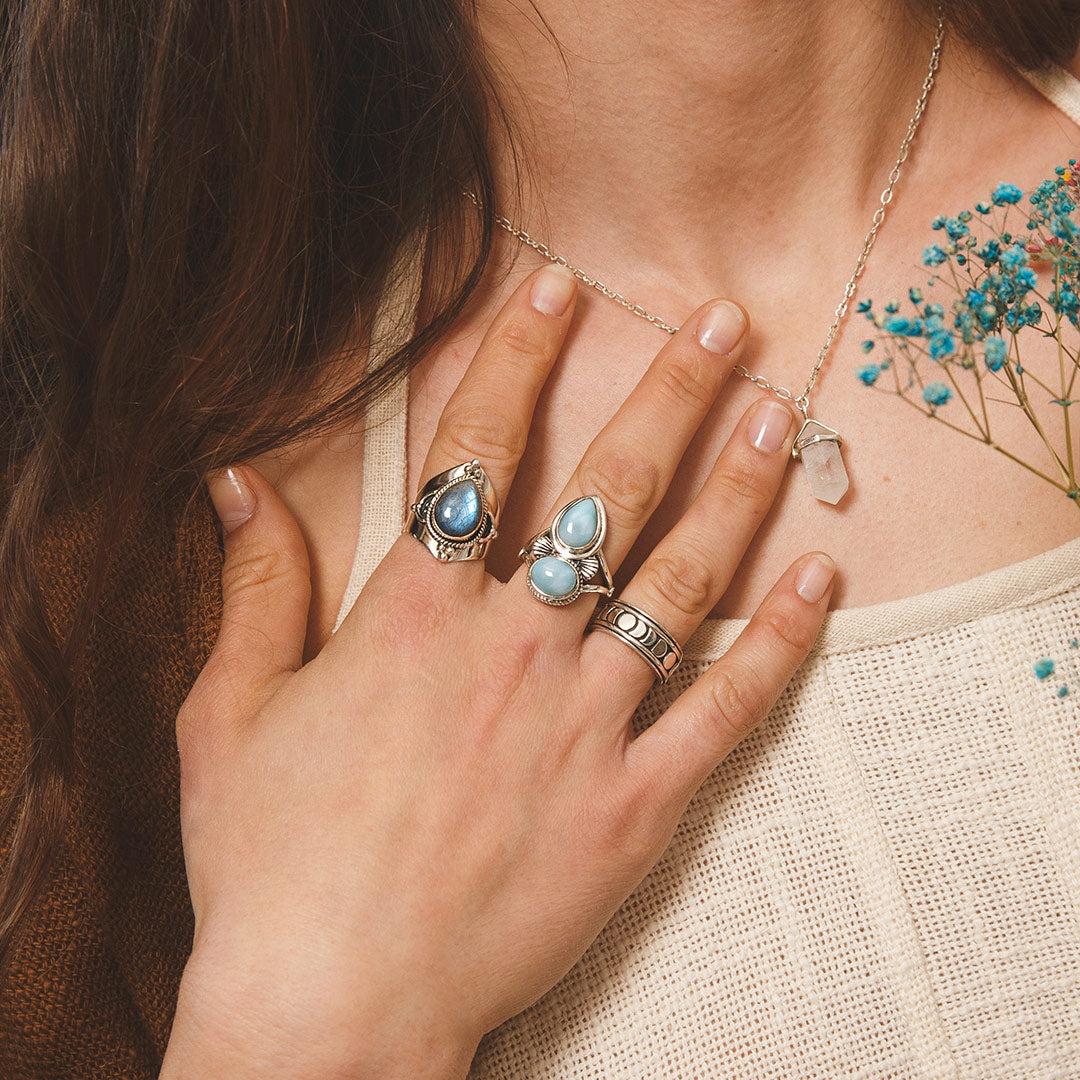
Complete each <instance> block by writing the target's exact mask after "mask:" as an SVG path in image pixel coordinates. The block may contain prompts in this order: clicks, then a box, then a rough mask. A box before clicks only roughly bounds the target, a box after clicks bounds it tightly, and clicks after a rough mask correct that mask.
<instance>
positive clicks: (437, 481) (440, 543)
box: [405, 458, 499, 562]
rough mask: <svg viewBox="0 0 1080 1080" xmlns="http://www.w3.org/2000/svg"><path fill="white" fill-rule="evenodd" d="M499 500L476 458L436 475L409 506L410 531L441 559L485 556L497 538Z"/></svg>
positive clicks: (407, 529)
mask: <svg viewBox="0 0 1080 1080" xmlns="http://www.w3.org/2000/svg"><path fill="white" fill-rule="evenodd" d="M498 515H499V506H498V501H497V499H496V498H495V489H494V488H493V487H492V486H491V480H490V479H489V478H488V475H487V473H486V472H484V470H483V468H482V466H481V465H480V462H479V461H477V460H476V459H475V458H474V459H473V460H472V461H468V462H466V463H465V464H463V465H455V466H454V468H452V469H447V470H446V471H445V472H441V473H439V474H438V476H433V477H432V478H431V479H430V480H429V481H428V482H427V483H426V484H425V485H424V486H423V488H421V489H420V494H419V495H418V496H417V498H416V502H414V503H413V504H412V506H411V507H410V509H409V520H408V523H407V524H406V526H405V528H406V531H407V532H409V533H410V534H411V535H413V536H415V537H416V539H417V540H419V541H420V543H421V544H423V545H424V547H426V548H427V549H428V551H430V552H431V554H432V555H434V556H435V558H436V559H438V560H439V561H440V562H465V561H467V560H469V559H482V558H483V557H484V555H485V554H486V552H487V547H488V544H490V543H491V541H492V540H494V539H495V536H496V531H495V523H496V520H497V518H498Z"/></svg>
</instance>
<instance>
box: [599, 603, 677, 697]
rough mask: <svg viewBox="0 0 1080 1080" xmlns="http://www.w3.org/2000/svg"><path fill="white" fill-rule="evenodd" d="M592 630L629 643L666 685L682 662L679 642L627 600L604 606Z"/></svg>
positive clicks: (600, 609) (601, 606) (600, 607)
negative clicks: (600, 631)
mask: <svg viewBox="0 0 1080 1080" xmlns="http://www.w3.org/2000/svg"><path fill="white" fill-rule="evenodd" d="M588 629H589V630H604V631H606V632H607V633H609V634H611V635H613V636H614V637H617V638H618V639H619V640H620V641H625V642H626V644H627V645H629V646H630V648H631V649H633V650H634V652H636V653H637V654H638V655H639V656H642V657H644V658H645V660H646V661H647V662H648V664H649V666H650V667H651V668H652V669H653V671H654V672H655V673H656V677H657V678H658V679H659V680H660V681H661V682H662V683H665V682H667V681H668V679H670V678H671V673H672V672H673V671H674V670H675V669H676V668H677V667H678V666H679V664H680V663H682V649H680V648H679V643H678V642H677V641H676V640H675V639H674V638H673V637H672V636H671V635H670V634H669V633H668V632H667V631H666V630H665V629H664V628H663V627H662V626H661V625H660V624H659V623H658V622H657V621H656V620H655V619H654V618H653V617H652V616H651V615H646V614H645V612H644V611H642V610H641V609H640V608H636V607H634V606H633V604H628V603H626V601H624V600H608V601H607V603H604V604H601V605H600V606H599V607H598V608H597V609H596V611H595V612H594V613H593V616H592V618H591V619H590V620H589V625H588Z"/></svg>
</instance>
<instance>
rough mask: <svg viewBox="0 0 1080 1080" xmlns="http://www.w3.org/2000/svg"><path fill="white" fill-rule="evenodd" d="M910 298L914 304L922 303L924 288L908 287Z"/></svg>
mask: <svg viewBox="0 0 1080 1080" xmlns="http://www.w3.org/2000/svg"><path fill="white" fill-rule="evenodd" d="M908 299H909V300H910V301H911V302H912V303H913V304H921V303H922V301H923V295H922V289H908Z"/></svg>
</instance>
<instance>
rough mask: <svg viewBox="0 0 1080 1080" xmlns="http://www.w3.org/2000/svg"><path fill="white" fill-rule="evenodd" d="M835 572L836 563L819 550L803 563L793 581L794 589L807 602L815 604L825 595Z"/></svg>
mask: <svg viewBox="0 0 1080 1080" xmlns="http://www.w3.org/2000/svg"><path fill="white" fill-rule="evenodd" d="M835 573H836V563H834V562H833V561H832V559H830V558H829V556H828V555H826V554H824V553H823V552H820V551H819V552H818V553H817V554H815V555H811V556H810V558H809V559H807V561H806V562H805V563H804V564H803V568H802V569H801V570H800V571H799V577H798V579H797V580H796V582H795V591H796V592H797V593H798V594H799V595H800V596H801V597H802V598H803V599H804V600H805V601H806V602H807V603H808V604H816V603H817V602H818V601H819V600H820V599H821V598H822V597H823V596H824V595H825V590H826V589H827V588H828V587H829V582H830V581H832V579H833V575H834V574H835Z"/></svg>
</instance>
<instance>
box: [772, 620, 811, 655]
mask: <svg viewBox="0 0 1080 1080" xmlns="http://www.w3.org/2000/svg"><path fill="white" fill-rule="evenodd" d="M762 621H763V622H764V624H765V627H766V629H767V630H768V631H769V633H770V634H772V636H773V637H774V638H775V639H776V640H777V641H778V642H779V643H780V646H781V648H782V650H783V651H784V652H785V653H795V654H798V655H804V654H805V653H808V652H809V651H810V646H811V645H813V644H814V638H815V636H816V635H815V632H814V628H813V627H811V626H808V625H807V624H806V621H805V620H803V619H800V618H799V617H798V616H797V615H796V614H795V613H794V612H791V611H770V612H768V614H766V615H765V616H764V617H763V620H762Z"/></svg>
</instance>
